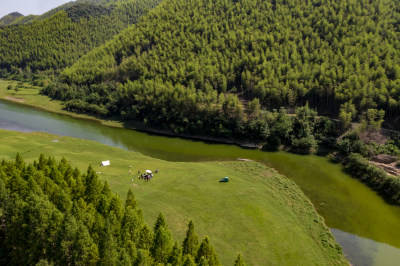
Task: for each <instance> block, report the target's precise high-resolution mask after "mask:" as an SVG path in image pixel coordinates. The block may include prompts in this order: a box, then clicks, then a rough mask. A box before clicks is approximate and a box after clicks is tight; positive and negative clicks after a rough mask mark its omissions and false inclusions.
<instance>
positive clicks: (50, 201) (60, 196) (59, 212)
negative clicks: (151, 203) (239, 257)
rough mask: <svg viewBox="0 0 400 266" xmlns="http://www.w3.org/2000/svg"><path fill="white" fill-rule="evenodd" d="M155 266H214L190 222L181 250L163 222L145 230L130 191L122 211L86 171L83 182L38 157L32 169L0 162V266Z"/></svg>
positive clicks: (116, 200) (114, 197) (205, 241)
mask: <svg viewBox="0 0 400 266" xmlns="http://www.w3.org/2000/svg"><path fill="white" fill-rule="evenodd" d="M39 262H40V264H37V263H39ZM159 263H161V264H167V263H169V264H170V265H182V264H183V263H185V264H184V265H219V261H218V258H217V254H216V253H215V251H214V248H213V246H212V245H211V244H210V240H209V238H208V237H207V236H206V237H205V238H204V239H203V241H202V242H201V243H198V238H197V235H196V234H195V232H194V225H193V223H192V222H190V223H189V226H188V231H187V235H186V238H185V240H184V242H183V244H182V245H180V244H178V243H177V242H174V241H173V239H172V236H171V232H170V231H169V229H168V225H167V223H166V220H165V218H164V216H163V215H162V214H160V215H159V216H158V218H157V221H156V223H155V225H154V228H153V229H151V228H149V227H148V226H147V225H146V223H145V222H144V219H143V213H142V210H141V209H139V208H138V207H137V203H136V199H135V196H134V194H133V193H132V191H131V190H129V192H128V195H127V197H126V200H125V202H124V203H123V202H122V200H121V198H120V197H119V196H118V195H115V194H114V193H112V192H111V190H110V188H109V186H108V184H107V183H102V182H100V181H99V180H98V177H97V175H96V173H95V172H94V171H93V169H92V168H91V167H89V168H88V170H87V172H86V173H83V174H82V173H80V171H79V170H78V169H76V168H75V169H74V168H72V166H71V165H70V164H69V163H68V162H67V160H66V159H62V160H61V161H60V162H57V161H55V160H54V158H52V157H45V156H43V155H41V156H40V158H39V160H38V161H35V162H34V163H33V164H27V163H25V162H24V161H23V160H22V158H21V156H19V155H17V157H16V159H15V161H10V162H6V161H4V160H3V161H1V162H0V264H1V265H96V264H99V265H153V264H159ZM241 265H242V264H241Z"/></svg>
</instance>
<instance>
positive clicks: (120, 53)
mask: <svg viewBox="0 0 400 266" xmlns="http://www.w3.org/2000/svg"><path fill="white" fill-rule="evenodd" d="M399 20H400V10H399V8H398V3H397V2H396V1H394V0H386V1H367V0H360V1H359V0H349V1H335V0H324V1H321V0H311V1H261V0H239V1H228V0H225V1H210V0H191V1H184V0H166V1H164V2H163V3H162V6H160V8H157V9H156V10H154V12H151V13H150V14H148V15H147V16H146V17H145V18H144V19H143V20H142V21H141V22H140V23H138V24H137V25H136V26H132V27H130V28H129V29H127V30H125V31H124V32H123V33H121V35H120V36H118V37H117V38H115V39H114V40H112V41H111V42H108V43H107V44H105V45H104V46H102V47H101V48H99V49H95V50H94V51H93V52H91V53H89V54H88V55H87V56H85V57H83V58H82V59H81V60H79V61H78V62H77V63H76V64H74V65H73V66H72V67H70V68H67V69H66V70H65V71H64V72H63V73H62V75H61V77H62V81H63V82H65V83H67V84H69V85H72V86H71V87H70V88H69V90H72V91H75V92H77V91H78V92H79V91H82V92H83V94H85V95H86V96H88V95H89V94H90V91H89V90H88V89H87V88H88V85H89V84H93V83H96V84H102V83H104V84H107V82H108V81H117V82H118V83H121V85H119V86H118V87H119V90H125V91H127V94H128V97H129V98H127V100H128V102H129V103H128V104H129V105H135V102H136V101H137V98H140V97H142V96H141V95H137V94H136V93H138V91H144V92H145V93H144V94H147V90H148V87H154V88H157V89H152V90H163V91H165V92H163V94H172V95H174V94H177V95H179V97H180V96H181V95H180V94H181V92H180V91H186V90H187V91H189V92H188V94H190V95H192V94H193V93H195V94H196V95H199V96H196V99H195V100H194V105H195V106H196V109H200V108H201V106H202V105H203V104H204V101H206V100H205V99H208V98H218V95H219V94H226V93H230V94H236V95H238V96H239V98H240V99H245V100H247V101H251V100H253V99H255V98H257V99H259V102H260V104H261V106H262V107H264V108H266V109H268V110H272V109H273V108H280V107H281V106H289V107H295V106H304V104H305V103H306V102H309V104H310V106H311V107H313V108H317V110H318V111H319V113H321V114H328V113H329V114H334V115H339V114H340V113H343V117H345V114H347V118H348V117H349V116H348V112H346V110H345V109H342V110H341V108H340V106H341V105H342V104H346V103H350V104H354V106H355V108H356V109H355V110H356V113H353V114H352V116H351V120H350V121H353V120H359V119H360V116H362V115H363V113H364V112H366V111H367V110H368V109H377V110H384V111H385V120H386V121H388V122H389V123H387V126H392V127H398V125H400V123H399V121H400V120H399V114H400V67H399V66H400V57H399V55H400V38H399V37H400V28H399V27H400V24H399V23H398V21H399ZM105 86H107V85H105ZM111 90H113V89H112V88H111ZM177 91H178V92H177ZM153 94H157V92H153ZM215 95H217V96H215ZM146 97H147V95H146ZM159 97H161V96H159V95H155V97H154V98H156V100H158V98H159ZM179 97H177V98H178V104H176V103H175V105H178V106H179V105H185V103H184V101H186V100H187V99H186V98H185V97H183V99H182V100H179ZM79 100H83V101H85V97H81V98H80V99H79ZM124 101H126V100H125V99H124ZM148 104H149V106H148V108H149V109H150V108H152V106H150V105H152V104H151V102H149V103H148ZM196 109H195V110H194V111H197V110H196ZM124 111H125V113H129V110H124ZM133 112H134V113H135V112H136V111H135V110H134V111H133Z"/></svg>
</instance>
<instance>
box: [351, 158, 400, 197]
mask: <svg viewBox="0 0 400 266" xmlns="http://www.w3.org/2000/svg"><path fill="white" fill-rule="evenodd" d="M347 159H348V160H347V165H346V169H347V170H348V171H349V172H350V173H351V174H352V175H353V176H355V177H357V178H359V179H361V180H362V181H363V182H364V183H366V184H367V185H369V186H370V187H371V188H373V189H375V190H376V191H378V192H380V193H382V194H383V195H384V196H386V197H387V198H389V199H391V200H393V201H395V202H396V203H397V204H399V203H400V179H399V178H398V177H391V176H388V175H387V174H386V173H385V171H383V170H382V169H380V168H379V167H377V166H375V165H373V164H371V163H370V162H369V161H368V160H367V159H366V158H364V157H363V156H362V155H361V154H358V153H351V154H350V155H349V157H348V158H347Z"/></svg>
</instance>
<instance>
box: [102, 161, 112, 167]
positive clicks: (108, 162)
mask: <svg viewBox="0 0 400 266" xmlns="http://www.w3.org/2000/svg"><path fill="white" fill-rule="evenodd" d="M108 165H110V160H108V161H102V162H101V166H108Z"/></svg>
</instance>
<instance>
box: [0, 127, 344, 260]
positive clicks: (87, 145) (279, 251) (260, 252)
mask: <svg viewBox="0 0 400 266" xmlns="http://www.w3.org/2000/svg"><path fill="white" fill-rule="evenodd" d="M0 139H1V142H0V159H1V158H4V159H6V160H9V159H13V158H14V157H15V155H16V153H17V152H20V153H21V154H22V156H23V158H24V159H25V160H26V161H28V162H31V161H33V160H35V159H37V158H38V156H39V155H40V154H41V153H44V154H46V155H52V156H54V157H55V158H56V159H60V158H61V157H63V156H64V157H65V158H67V159H68V160H69V161H70V163H71V164H72V165H75V166H77V167H78V168H79V169H80V170H81V171H85V170H86V169H87V167H88V165H89V164H92V166H93V167H94V169H95V171H96V172H99V177H100V178H101V179H102V180H105V181H107V182H108V183H109V185H110V187H111V188H112V190H113V191H114V192H116V193H118V194H120V195H121V196H122V197H125V195H126V192H127V191H128V189H129V188H133V190H134V192H135V195H136V197H137V199H138V202H139V206H140V207H141V208H142V209H143V211H144V215H145V218H146V222H147V223H148V224H149V225H151V226H152V225H153V223H154V221H155V219H156V216H157V215H158V213H159V212H163V214H164V215H165V217H166V219H167V221H168V224H169V227H170V229H171V231H172V233H173V235H174V237H175V239H178V240H179V241H182V240H183V238H184V235H185V230H186V225H187V223H188V221H189V220H190V219H193V221H194V223H195V227H196V232H197V234H198V235H199V238H203V236H204V235H209V236H210V238H211V241H212V244H213V245H214V247H215V249H216V251H217V252H218V254H219V258H220V260H221V262H222V263H223V265H232V264H233V262H234V259H235V257H236V255H237V253H238V252H242V253H243V254H244V257H245V259H246V261H247V262H248V264H249V265H332V264H347V262H346V260H345V259H344V257H343V255H342V254H341V251H340V247H338V245H337V244H336V242H335V240H334V238H333V236H332V234H331V233H330V231H329V229H328V228H327V227H326V226H325V224H324V221H323V219H322V218H321V217H320V216H319V215H318V214H317V213H316V211H315V209H314V207H313V206H312V204H311V203H310V201H309V200H308V199H307V198H306V196H304V194H303V193H302V192H301V190H300V189H299V188H298V187H297V185H295V184H294V182H293V181H291V180H289V179H288V178H286V177H283V176H280V175H279V174H278V173H277V172H276V171H274V170H273V169H270V168H268V167H266V166H264V165H262V164H260V163H256V162H243V161H226V162H225V161H224V162H200V163H188V162H184V163H183V162H167V161H162V160H159V159H154V158H150V157H146V156H144V155H142V154H140V153H135V152H128V151H124V150H121V149H118V148H114V147H109V146H106V145H102V144H99V143H96V142H93V141H88V140H82V139H74V138H70V137H60V136H55V135H50V134H46V133H19V132H13V131H5V130H0ZM102 160H110V162H111V166H108V167H101V166H100V163H101V161H102ZM130 166H132V168H130ZM146 169H150V170H153V171H154V170H155V169H159V173H158V174H155V175H154V178H153V180H151V181H149V182H146V181H143V180H138V179H137V178H136V175H137V171H138V170H140V171H141V172H143V171H144V170H146ZM129 170H131V171H132V174H129ZM224 176H229V178H230V180H231V181H230V182H229V183H219V182H218V180H219V179H220V178H222V177H224ZM132 178H133V181H132Z"/></svg>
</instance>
